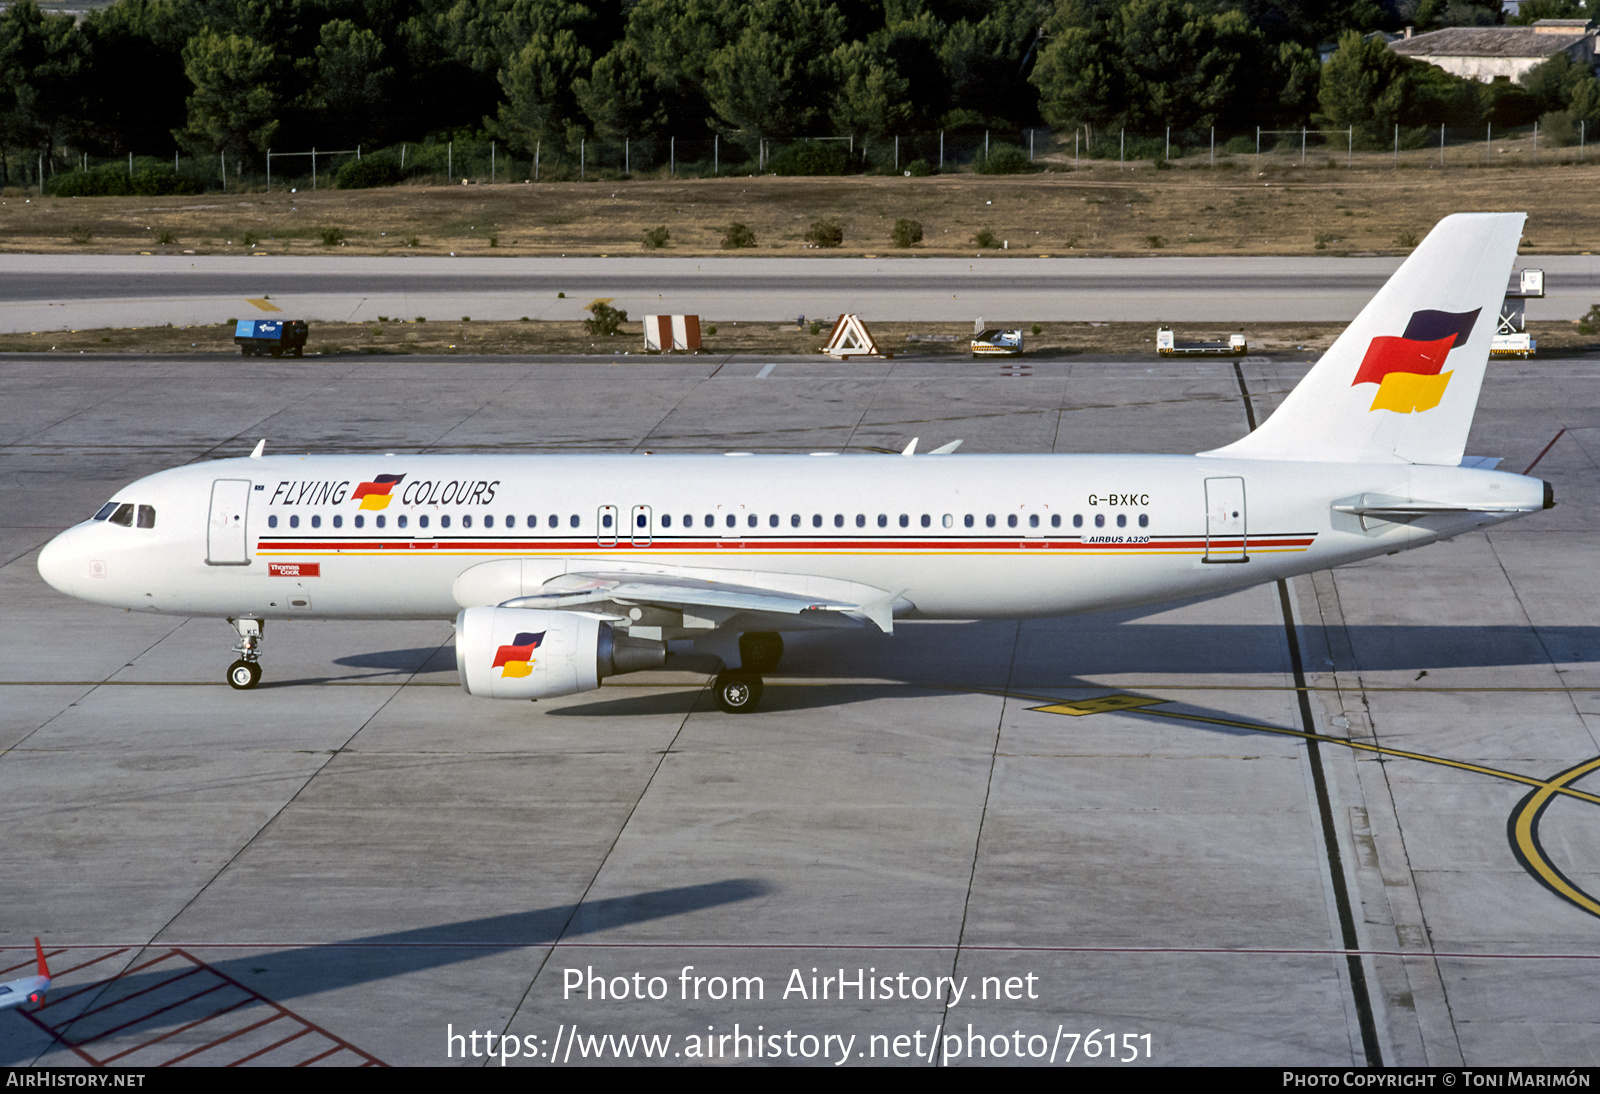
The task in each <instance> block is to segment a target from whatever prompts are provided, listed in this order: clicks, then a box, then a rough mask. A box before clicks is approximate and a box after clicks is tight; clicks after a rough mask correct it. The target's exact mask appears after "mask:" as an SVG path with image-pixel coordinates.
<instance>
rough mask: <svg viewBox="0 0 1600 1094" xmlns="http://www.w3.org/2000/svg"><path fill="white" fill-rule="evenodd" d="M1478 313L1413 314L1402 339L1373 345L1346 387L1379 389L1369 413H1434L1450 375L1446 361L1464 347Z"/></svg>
mask: <svg viewBox="0 0 1600 1094" xmlns="http://www.w3.org/2000/svg"><path fill="white" fill-rule="evenodd" d="M1482 310H1483V309H1482V308H1474V309H1473V310H1472V311H1465V312H1449V311H1431V310H1430V311H1419V312H1413V313H1412V315H1411V322H1409V323H1407V324H1406V330H1405V333H1404V334H1402V335H1400V337H1398V338H1396V337H1394V336H1393V335H1379V336H1378V337H1377V338H1374V339H1373V340H1372V342H1371V344H1370V345H1368V346H1367V355H1366V356H1365V357H1363V358H1362V359H1361V367H1360V368H1359V369H1357V370H1356V378H1355V379H1354V380H1352V381H1351V382H1350V386H1351V387H1354V386H1355V385H1357V384H1377V385H1378V392H1377V394H1376V395H1374V396H1373V399H1372V407H1371V409H1372V410H1392V411H1394V412H1395V413H1397V414H1411V413H1414V412H1417V411H1422V410H1432V409H1433V408H1434V407H1436V406H1438V405H1439V400H1440V399H1442V398H1444V389H1445V388H1446V387H1448V386H1450V377H1451V376H1452V375H1453V373H1450V372H1445V371H1443V370H1444V362H1445V358H1446V357H1448V356H1449V355H1450V351H1451V350H1453V349H1455V348H1456V347H1457V346H1459V345H1462V344H1464V343H1465V342H1466V340H1467V337H1468V335H1470V334H1471V333H1472V327H1473V324H1474V323H1476V322H1477V321H1478V313H1479V312H1480V311H1482Z"/></svg>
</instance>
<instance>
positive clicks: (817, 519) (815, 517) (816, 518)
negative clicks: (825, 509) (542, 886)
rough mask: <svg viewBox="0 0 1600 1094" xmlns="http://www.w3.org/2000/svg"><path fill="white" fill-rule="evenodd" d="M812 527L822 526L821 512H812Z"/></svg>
mask: <svg viewBox="0 0 1600 1094" xmlns="http://www.w3.org/2000/svg"><path fill="white" fill-rule="evenodd" d="M811 527H813V528H821V527H822V514H821V513H812V514H811Z"/></svg>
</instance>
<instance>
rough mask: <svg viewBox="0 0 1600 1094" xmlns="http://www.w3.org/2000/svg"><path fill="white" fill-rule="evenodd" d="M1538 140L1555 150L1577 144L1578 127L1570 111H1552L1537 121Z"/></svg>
mask: <svg viewBox="0 0 1600 1094" xmlns="http://www.w3.org/2000/svg"><path fill="white" fill-rule="evenodd" d="M1539 139H1540V140H1542V141H1548V142H1549V143H1550V144H1551V145H1553V146H1555V147H1557V148H1568V147H1570V146H1572V145H1574V144H1577V143H1578V127H1577V125H1576V124H1575V123H1574V122H1573V120H1572V112H1571V111H1570V110H1552V111H1550V112H1549V113H1548V114H1545V115H1544V116H1543V117H1541V118H1540V119H1539Z"/></svg>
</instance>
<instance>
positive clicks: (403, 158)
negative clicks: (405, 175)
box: [400, 141, 406, 172]
mask: <svg viewBox="0 0 1600 1094" xmlns="http://www.w3.org/2000/svg"><path fill="white" fill-rule="evenodd" d="M405 169H406V142H405V141H401V142H400V170H401V171H402V172H403V171H405Z"/></svg>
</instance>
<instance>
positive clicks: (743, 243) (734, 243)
mask: <svg viewBox="0 0 1600 1094" xmlns="http://www.w3.org/2000/svg"><path fill="white" fill-rule="evenodd" d="M755 245H756V234H755V233H754V232H752V231H751V230H750V229H749V228H746V227H745V226H744V225H743V224H740V223H739V222H738V221H735V222H734V223H732V224H730V225H728V230H727V231H726V232H723V233H722V249H723V250H724V251H735V250H738V249H739V248H740V247H754V246H755Z"/></svg>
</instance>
